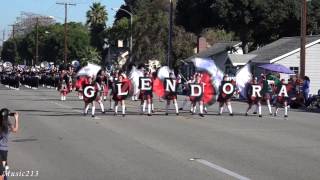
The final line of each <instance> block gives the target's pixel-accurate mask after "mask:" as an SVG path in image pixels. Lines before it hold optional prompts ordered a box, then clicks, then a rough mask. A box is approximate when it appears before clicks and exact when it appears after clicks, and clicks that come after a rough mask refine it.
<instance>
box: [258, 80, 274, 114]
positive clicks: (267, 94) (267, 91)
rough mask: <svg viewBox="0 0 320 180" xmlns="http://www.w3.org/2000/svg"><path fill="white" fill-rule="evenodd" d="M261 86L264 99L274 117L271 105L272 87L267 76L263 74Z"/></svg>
mask: <svg viewBox="0 0 320 180" xmlns="http://www.w3.org/2000/svg"><path fill="white" fill-rule="evenodd" d="M260 84H262V90H261V93H262V96H263V99H264V100H265V101H266V103H267V106H268V110H269V114H270V115H272V108H271V103H270V100H271V98H272V87H271V85H270V84H269V82H268V80H267V78H266V75H264V74H261V82H260Z"/></svg>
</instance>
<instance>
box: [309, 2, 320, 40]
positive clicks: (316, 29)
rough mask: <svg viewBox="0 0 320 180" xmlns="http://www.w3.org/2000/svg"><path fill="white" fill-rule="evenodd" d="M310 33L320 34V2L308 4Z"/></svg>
mask: <svg viewBox="0 0 320 180" xmlns="http://www.w3.org/2000/svg"><path fill="white" fill-rule="evenodd" d="M307 22H308V33H309V34H320V0H312V1H311V2H309V3H308V21H307Z"/></svg>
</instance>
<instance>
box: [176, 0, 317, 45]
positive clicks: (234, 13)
mask: <svg viewBox="0 0 320 180" xmlns="http://www.w3.org/2000/svg"><path fill="white" fill-rule="evenodd" d="M300 13H301V1H300V0H281V1H279V0H199V1H193V0H179V1H178V3H177V10H176V23H177V24H178V25H182V26H183V27H184V28H185V29H186V30H187V31H190V32H194V33H196V34H198V35H199V34H200V33H201V32H202V30H203V29H205V28H207V27H210V28H214V29H225V30H226V31H227V32H234V33H235V35H236V36H237V37H238V38H239V39H240V40H241V41H242V42H243V48H244V50H247V48H246V47H247V46H246V45H247V44H248V43H249V42H252V44H253V46H261V45H265V44H267V43H270V42H272V41H274V40H277V39H279V38H281V37H285V36H297V35H300ZM319 24H320V1H319V0H312V1H310V2H308V34H311V33H312V34H319V33H320V32H319V31H320V30H319V29H320V28H319Z"/></svg>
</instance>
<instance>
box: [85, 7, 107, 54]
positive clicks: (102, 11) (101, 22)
mask: <svg viewBox="0 0 320 180" xmlns="http://www.w3.org/2000/svg"><path fill="white" fill-rule="evenodd" d="M107 20H108V13H107V10H106V7H105V6H104V5H102V4H101V3H100V2H94V3H93V4H92V6H90V10H88V11H87V25H88V26H89V28H90V43H91V45H92V46H93V47H95V48H96V49H98V50H99V51H100V52H101V51H102V47H103V43H104V42H103V38H102V35H101V33H102V32H103V31H104V30H105V28H106V22H107Z"/></svg>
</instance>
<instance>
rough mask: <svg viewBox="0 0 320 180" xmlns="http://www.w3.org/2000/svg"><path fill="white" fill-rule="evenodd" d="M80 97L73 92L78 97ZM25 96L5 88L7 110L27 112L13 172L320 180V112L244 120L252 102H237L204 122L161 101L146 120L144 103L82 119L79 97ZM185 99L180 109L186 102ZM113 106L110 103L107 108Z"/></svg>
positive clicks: (148, 179)
mask: <svg viewBox="0 0 320 180" xmlns="http://www.w3.org/2000/svg"><path fill="white" fill-rule="evenodd" d="M72 94H73V93H72ZM59 99H60V97H59V95H58V92H57V91H55V90H53V89H46V88H40V89H38V90H30V89H25V88H21V90H20V91H15V90H9V89H7V88H5V87H4V86H2V85H1V86H0V104H1V107H2V108H3V107H7V108H9V109H12V110H15V111H18V112H19V113H20V119H21V122H20V131H19V132H18V133H17V134H13V135H12V136H11V137H10V142H9V145H10V150H9V155H8V157H9V158H8V164H9V166H10V171H12V172H15V171H24V172H25V171H30V172H31V171H33V173H35V172H37V173H38V176H37V177H9V179H10V180H11V179H12V180H14V179H24V180H25V179H41V180H52V179H67V180H92V179H95V180H108V179H118V180H176V179H177V180H178V179H179V180H219V179H222V180H224V179H255V180H273V179H277V180H279V179H281V180H286V179H287V180H291V179H308V180H311V179H319V177H320V171H319V168H320V130H319V129H320V114H318V113H312V112H304V111H299V112H298V111H297V110H290V111H289V118H287V119H285V118H284V117H283V110H281V111H280V112H279V116H278V117H272V116H269V115H267V114H268V113H267V112H268V111H267V109H266V108H265V107H264V108H263V111H262V112H263V115H264V116H263V118H259V117H258V116H255V115H250V116H248V117H246V116H244V115H243V114H244V112H245V109H246V108H247V104H245V103H240V102H233V108H234V116H229V115H228V113H224V114H223V115H222V116H217V112H218V107H217V105H216V104H215V105H213V106H211V107H209V113H208V115H206V116H205V117H204V118H201V117H200V116H198V115H193V116H192V115H191V114H190V113H189V112H188V111H183V112H181V113H180V116H176V115H175V113H174V110H172V113H171V114H169V116H165V115H164V111H163V110H161V109H163V107H164V106H165V103H164V102H159V101H158V99H155V100H154V101H155V109H156V113H155V114H154V115H153V116H151V117H148V116H142V115H139V113H138V112H139V108H140V105H139V102H133V101H127V116H125V117H122V116H114V115H113V112H110V111H109V112H107V113H106V114H105V115H102V114H101V113H100V111H99V110H100V109H99V107H97V113H96V117H95V118H91V116H89V115H88V116H86V117H85V116H83V115H82V108H83V102H82V101H81V100H78V99H77V97H76V96H75V94H74V95H70V96H68V99H67V101H65V102H61V101H59ZM182 100H183V99H182V98H180V99H179V104H180V105H181V103H182ZM104 103H105V106H106V107H109V102H108V101H106V102H104Z"/></svg>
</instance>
